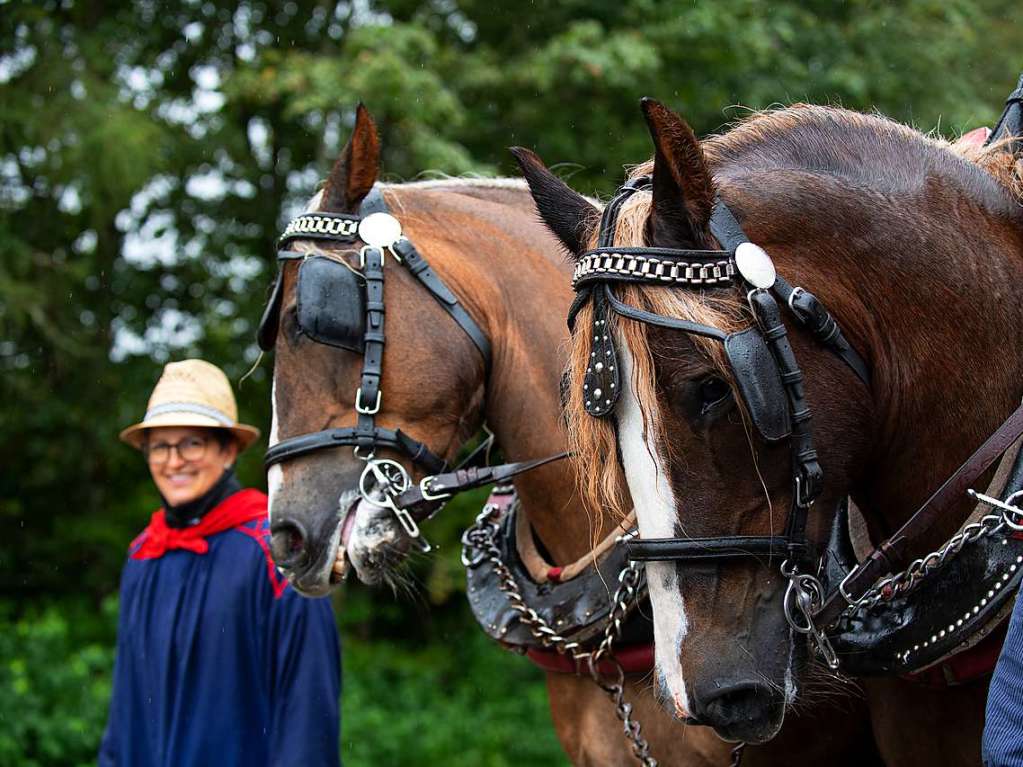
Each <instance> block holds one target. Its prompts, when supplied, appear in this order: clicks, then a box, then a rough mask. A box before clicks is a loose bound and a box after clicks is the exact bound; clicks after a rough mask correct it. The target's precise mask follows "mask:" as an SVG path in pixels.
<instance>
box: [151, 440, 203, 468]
mask: <svg viewBox="0 0 1023 767" xmlns="http://www.w3.org/2000/svg"><path fill="white" fill-rule="evenodd" d="M207 443H208V440H206V439H203V438H202V437H185V438H184V439H183V440H180V441H178V442H174V443H170V442H157V443H155V444H152V445H147V446H146V449H145V453H146V459H147V460H148V461H149V462H150V463H152V464H160V463H167V461H169V460H170V455H171V450H177V451H178V456H180V458H181V460H182V461H198V460H200V459H201V458H202V457H203V456H204V455H205V454H206V445H207Z"/></svg>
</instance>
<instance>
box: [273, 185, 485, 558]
mask: <svg viewBox="0 0 1023 767" xmlns="http://www.w3.org/2000/svg"><path fill="white" fill-rule="evenodd" d="M296 239H314V240H325V241H328V242H339V243H345V244H353V243H357V242H359V241H361V242H362V243H363V247H362V248H361V250H360V252H359V261H360V270H359V271H356V270H355V269H354V267H351V266H349V265H347V264H345V263H342V262H339V261H338V260H337V259H334V258H327V257H324V256H322V255H317V254H306V253H296V252H293V251H289V250H287V249H286V248H287V245H289V244H290V243H291V242H292V241H293V240H296ZM278 246H279V248H280V250H279V252H278V254H277V259H278V261H279V262H280V263H281V268H280V269H279V270H278V273H277V279H276V281H275V283H274V286H273V289H272V291H271V294H270V300H269V302H268V304H267V307H266V309H265V310H264V312H263V317H262V320H261V321H260V325H259V332H258V335H257V338H258V341H259V346H260V348H261V349H263V350H264V351H269V350H271V349H273V347H274V345H275V343H276V338H277V332H278V329H279V325H280V310H281V302H282V300H283V296H282V293H283V266H284V264H286V263H287V262H289V261H298V262H300V265H299V282H298V306H297V320H298V326H299V332H300V333H302V334H304V335H306V336H308V337H309V338H310V339H311V340H313V341H315V342H316V343H321V344H326V345H330V346H337V347H340V348H345V349H348V350H350V351H354V352H357V353H358V352H361V353H362V375H361V378H360V382H359V388H358V389H356V392H355V410H356V413H357V421H356V424H355V426H346V427H339V428H335V429H325V430H323V431H318V432H312V433H310V434H302V435H299V436H296V437H291V438H289V439H284V440H281V441H280V442H278V443H277V444H275V445H272V446H270V448H269V449H268V450H267V451H266V456H265V457H264V461H263V462H264V465H265V466H266V468H267V469H269V468H270V467H271V466H274V465H276V464H279V463H283V462H285V461H290V460H292V459H294V458H299V457H301V456H304V455H308V454H309V453H313V452H316V451H319V450H327V449H334V448H339V447H345V446H348V447H353V448H354V452H355V455H356V457H358V458H360V459H361V460H363V461H365V462H366V468H365V470H364V471H363V473H362V476H361V477H360V480H359V491H360V494H361V495H362V496H363V498H364V499H366V500H367V501H369V502H370V503H373V504H376V505H383V506H386V507H388V508H390V509H391V510H392V511H394V513H395V515H396V516H397V517H398V520H399V522H400V523H401V524H402V526H403V527H404V529H405V532H407V533H408V534H409V536H410V537H412V538H413V539H415V540H417V541H418V542H419V543H420V545H421V546H422V547H423V548H424V549H428V548H429V545H428V544H426V543H425V541H424V540H423V539H422V538H421V536H420V531H419V527H418V525H417V524H416V520H415V519H413V517H412V516H410V515H409V514H408V513H407V512H406V511H405V510H404V508H402V507H401V506H400V505H396V504H395V503H394V499H395V498H397V497H398V496H399V495H401V494H403V493H406V492H407V491H409V490H410V488H411V486H412V479H411V477H410V476H409V474H408V472H407V471H406V470H405V468H404V467H403V466H402V465H401V464H400V463H398V462H396V461H392V460H389V459H380V458H377V457H376V452H377V450H378V449H380V448H387V449H391V450H396V451H398V452H400V453H403V454H404V455H405V456H407V457H408V458H409V459H411V461H412V462H413V464H416V465H419V466H421V467H422V468H423V469H424V470H425V471H426V472H427V473H428V474H439V473H441V472H444V471H446V470H447V468H448V463H447V461H446V460H444V459H443V458H441V457H440V456H438V455H436V454H434V453H433V452H432V451H431V450H430V449H429V448H428V447H427V446H426V445H425V444H424V443H422V442H419V441H417V440H415V439H413V438H412V437H410V436H409V435H407V434H405V433H404V432H402V431H401V430H400V429H385V428H383V427H381V426H377V424H376V415H377V413H378V412H379V411H380V407H381V391H380V378H381V375H382V366H383V358H384V340H385V337H384V259H385V256H386V254H387V253H390V254H391V255H392V256H393V257H394V259H395V261H397V262H398V263H399V264H400V265H402V266H403V267H405V269H407V270H408V271H409V273H411V274H412V276H413V277H415V278H416V280H418V282H419V283H420V284H421V285H422V286H423V287H425V288H426V291H427V292H428V293H429V294H430V295H431V296H432V297H433V298H434V300H435V301H437V303H438V304H440V306H441V307H442V308H443V309H444V310H445V311H446V312H447V313H448V314H449V315H450V316H451V318H452V319H454V321H455V322H456V323H457V324H458V326H459V327H460V328H461V329H462V330H463V331H464V332H465V334H466V335H467V336H468V337H469V339H470V340H471V341H472V342H473V344H474V345H475V346H476V348H477V349H478V350H479V352H480V354H481V355H482V357H483V362H484V365H485V367H486V368H487V369H489V368H490V357H491V354H490V342H489V340H488V339H487V336H486V334H484V332H483V331H482V329H480V326H479V325H478V324H477V323H476V321H475V320H473V319H472V317H471V316H470V315H469V313H468V312H467V311H466V310H465V308H464V307H463V306H462V305H461V304H460V303H459V301H458V298H457V297H456V296H455V294H454V293H452V292H451V290H450V289H449V288H448V287H447V285H445V284H444V282H443V281H442V280H441V279H440V277H438V276H437V275H436V273H435V272H434V271H433V270H432V269H431V268H430V265H429V263H427V261H426V259H425V258H423V256H422V255H421V254H420V253H419V251H418V250H416V248H415V246H414V245H413V244H412V243H411V242H410V241H409V240H408V239H407V238H406V237H404V236H403V235H402V233H401V225H400V224H399V223H398V221H397V219H395V218H394V217H393V216H391V215H390V214H389V213H388V208H387V204H386V202H385V201H384V198H383V195H382V194H381V192H380V190H379V189H378V188H376V187H374V189H373V190H372V191H371V192H370V194H369V195H367V197H366V199H365V200H364V201H363V203H362V205H361V206H360V209H359V215H349V214H344V213H323V212H320V213H303V214H301V215H299V216H297V217H296V218H294V219H293V220H292V221H291V223H289V224H288V226H287V228H286V229H285V231H284V234H283V235H282V236H281V238H280V239H279V241H278ZM360 309H361V312H362V315H363V316H361V317H360V316H359V313H360V312H359V310H360ZM474 455H475V454H474ZM421 494H422V496H424V497H425V498H426V499H428V500H433V499H434V498H435V496H433V495H431V493H430V492H429V489H428V488H425V487H424V488H422V493H421ZM445 497H446V496H445ZM437 500H439V499H437ZM436 508H439V504H435V505H434V507H433V510H436Z"/></svg>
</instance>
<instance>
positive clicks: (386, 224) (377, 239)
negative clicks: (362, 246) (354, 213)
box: [359, 213, 401, 248]
mask: <svg viewBox="0 0 1023 767" xmlns="http://www.w3.org/2000/svg"><path fill="white" fill-rule="evenodd" d="M359 237H360V239H362V241H363V242H364V243H366V244H367V245H369V246H370V247H373V248H386V247H387V246H388V245H393V244H394V243H396V242H397V241H398V239H399V238H400V237H401V224H399V223H398V219H396V218H395V217H394V216H392V215H391V214H390V213H370V214H369V215H368V216H366V218H364V219H362V221H360V222H359Z"/></svg>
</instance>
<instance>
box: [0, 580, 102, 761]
mask: <svg viewBox="0 0 1023 767" xmlns="http://www.w3.org/2000/svg"><path fill="white" fill-rule="evenodd" d="M116 609H117V608H116V602H115V601H113V600H108V602H106V603H104V609H103V613H104V615H105V617H106V618H107V619H108V621H115V620H116ZM8 615H9V611H7V610H4V611H2V612H0V618H2V619H3V620H0V624H2V625H3V630H2V631H0V658H2V659H3V660H2V661H0V765H2V766H3V767H44V766H45V767H50V765H60V766H61V767H65V766H66V765H91V764H95V763H96V751H97V749H98V747H99V741H100V738H101V737H102V735H103V728H104V726H105V725H106V719H107V705H108V702H109V700H110V679H111V673H112V671H113V665H114V647H113V644H106V643H96V642H87V643H84V644H79V643H77V642H76V640H75V637H74V636H73V632H72V630H71V625H70V623H69V622H68V620H67V619H66V618H65V616H64V614H63V613H62V611H60V610H58V609H57V608H56V607H50V608H47V609H45V610H43V611H41V612H39V613H38V614H35V615H30V616H26V617H23V618H21V619H19V620H17V622H13V621H10V620H7V617H8Z"/></svg>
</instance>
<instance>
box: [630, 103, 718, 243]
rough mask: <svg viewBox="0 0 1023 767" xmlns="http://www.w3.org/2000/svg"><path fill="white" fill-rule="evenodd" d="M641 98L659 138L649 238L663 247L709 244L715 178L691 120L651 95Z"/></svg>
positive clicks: (652, 130) (649, 123) (653, 134)
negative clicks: (685, 118) (686, 119)
mask: <svg viewBox="0 0 1023 767" xmlns="http://www.w3.org/2000/svg"><path fill="white" fill-rule="evenodd" d="M640 103H641V106H642V108H643V116H644V117H645V118H646V124H647V127H648V128H649V130H650V136H651V138H653V140H654V174H653V205H652V207H651V211H650V218H649V219H648V223H647V227H648V229H647V238H648V241H649V242H650V244H651V245H657V246H662V247H683V248H705V247H707V246H708V245H709V242H710V214H711V212H712V211H713V209H714V182H713V181H712V180H711V175H710V171H708V170H707V161H706V159H705V158H704V156H703V149H702V148H701V147H700V142H699V140H698V139H697V138H696V134H695V133H693V129H692V128H690V127H689V125H688V124H687V123H686V121H685V120H683V119H682V118H681V117H679V116H678V115H677V114H675V113H674V112H672V111H671V110H670V109H668V108H667V107H666V106H664V105H663V104H662V103H661V102H659V101H655V100H654V99H649V98H646V99H643V100H642V102H640Z"/></svg>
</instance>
